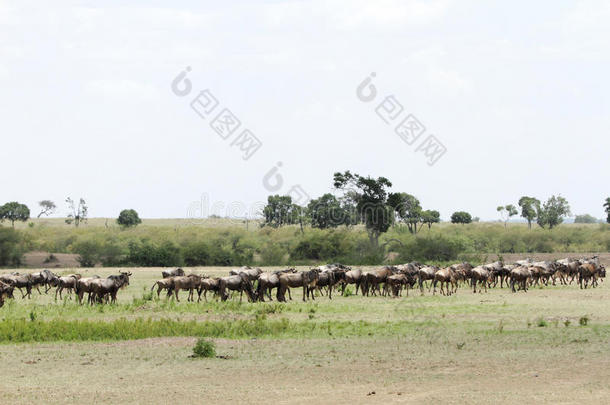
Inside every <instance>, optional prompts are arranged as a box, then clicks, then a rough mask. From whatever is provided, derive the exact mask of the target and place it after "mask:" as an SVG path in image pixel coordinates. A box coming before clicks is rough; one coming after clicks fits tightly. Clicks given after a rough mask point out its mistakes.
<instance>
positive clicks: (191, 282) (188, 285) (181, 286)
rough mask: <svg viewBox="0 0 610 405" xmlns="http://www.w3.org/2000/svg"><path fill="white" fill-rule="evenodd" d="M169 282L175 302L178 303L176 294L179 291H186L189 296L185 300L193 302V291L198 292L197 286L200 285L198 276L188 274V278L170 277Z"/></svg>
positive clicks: (178, 299)
mask: <svg viewBox="0 0 610 405" xmlns="http://www.w3.org/2000/svg"><path fill="white" fill-rule="evenodd" d="M171 280H172V290H173V292H174V296H175V297H176V301H178V302H180V298H179V297H178V293H179V292H180V290H188V292H189V295H188V297H187V299H186V300H187V301H195V298H194V296H193V291H194V290H198V289H199V286H200V285H201V276H200V275H197V274H189V275H188V276H178V277H172V278H171ZM168 293H169V291H168Z"/></svg>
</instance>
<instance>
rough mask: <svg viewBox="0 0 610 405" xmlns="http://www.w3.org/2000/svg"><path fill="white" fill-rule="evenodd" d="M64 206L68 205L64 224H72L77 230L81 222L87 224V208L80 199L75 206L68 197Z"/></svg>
mask: <svg viewBox="0 0 610 405" xmlns="http://www.w3.org/2000/svg"><path fill="white" fill-rule="evenodd" d="M66 204H68V210H69V211H70V212H69V214H68V218H66V224H68V225H70V224H74V226H75V227H77V228H78V226H79V225H80V223H81V222H85V223H86V222H87V214H88V212H89V207H87V203H86V202H85V200H83V199H82V198H81V199H80V201H79V202H78V205H76V204H74V201H73V200H72V199H71V198H70V197H68V198H66Z"/></svg>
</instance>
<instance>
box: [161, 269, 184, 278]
mask: <svg viewBox="0 0 610 405" xmlns="http://www.w3.org/2000/svg"><path fill="white" fill-rule="evenodd" d="M178 276H184V270H182V269H181V268H180V267H179V268H177V269H174V270H163V271H162V272H161V277H163V278H169V277H178Z"/></svg>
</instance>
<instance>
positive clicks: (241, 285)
mask: <svg viewBox="0 0 610 405" xmlns="http://www.w3.org/2000/svg"><path fill="white" fill-rule="evenodd" d="M227 290H231V291H239V302H241V301H242V297H243V293H244V291H245V292H246V295H247V296H248V300H249V301H255V300H256V296H255V293H254V289H253V288H252V282H251V281H250V278H249V277H248V275H247V274H245V273H240V274H235V275H232V276H228V277H221V278H220V281H219V283H218V294H219V295H220V299H221V300H222V301H226V300H227V299H228V298H229V293H228V292H227Z"/></svg>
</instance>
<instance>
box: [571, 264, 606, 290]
mask: <svg viewBox="0 0 610 405" xmlns="http://www.w3.org/2000/svg"><path fill="white" fill-rule="evenodd" d="M603 277H606V268H605V267H604V266H602V265H597V264H595V262H586V263H583V264H581V265H580V266H578V284H579V285H580V288H583V282H584V288H587V286H588V285H589V281H591V286H592V287H595V286H597V278H603Z"/></svg>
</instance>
